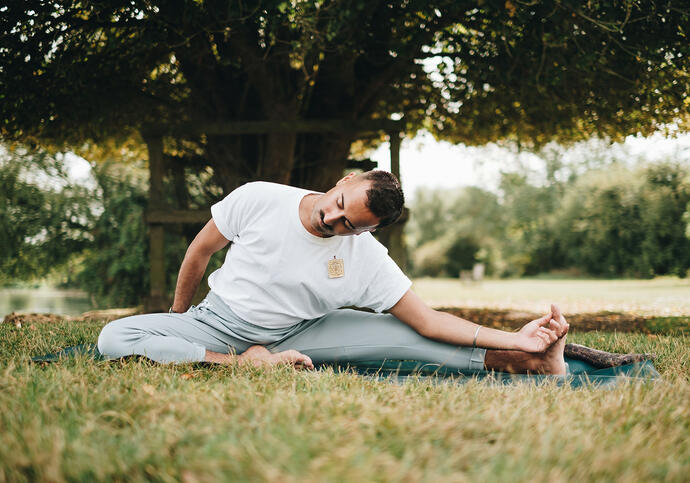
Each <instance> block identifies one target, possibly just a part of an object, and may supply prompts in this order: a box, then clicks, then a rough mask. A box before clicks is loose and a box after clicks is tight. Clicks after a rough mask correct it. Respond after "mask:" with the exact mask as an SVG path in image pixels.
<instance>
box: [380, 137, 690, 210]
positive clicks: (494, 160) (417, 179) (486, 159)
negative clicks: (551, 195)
mask: <svg viewBox="0 0 690 483" xmlns="http://www.w3.org/2000/svg"><path fill="white" fill-rule="evenodd" d="M596 150H599V151H600V152H599V153H598V154H599V155H600V156H603V157H609V158H613V157H615V158H619V159H621V158H622V159H627V160H629V161H630V162H631V163H633V162H635V161H637V160H646V161H649V162H654V161H659V160H663V159H669V158H672V159H676V160H679V161H681V160H682V161H684V162H686V163H690V133H685V134H678V135H677V136H675V137H673V138H667V137H665V136H663V135H662V134H656V135H654V136H651V137H647V138H645V137H641V136H629V137H628V138H626V140H625V142H623V143H616V144H613V145H611V146H608V147H606V148H604V146H603V145H602V144H601V143H597V142H596V141H590V142H583V143H577V144H576V145H574V146H573V147H572V148H570V149H567V150H565V151H564V152H563V156H564V158H565V159H566V160H568V159H577V158H578V157H579V158H581V157H582V156H585V155H590V156H591V153H592V152H593V151H596ZM370 157H371V159H372V160H374V161H377V162H378V164H379V168H380V169H385V170H390V147H389V144H388V143H384V144H382V145H381V146H380V147H379V148H378V149H377V150H376V151H375V152H374V153H373V154H372V155H371V156H370ZM517 161H519V162H520V163H523V164H525V165H527V166H530V167H533V168H534V169H538V168H540V167H541V166H542V164H543V163H542V162H541V161H540V160H539V158H538V157H537V156H535V155H534V154H532V153H529V152H524V153H521V154H520V155H519V156H518V155H517V154H516V153H515V152H514V151H511V150H510V149H509V148H505V147H501V146H498V145H496V144H488V145H486V146H480V147H468V146H465V145H462V144H461V145H453V144H451V143H448V142H445V141H440V142H439V141H436V140H435V139H434V138H433V136H432V135H431V134H429V133H427V132H420V133H419V134H418V135H417V136H416V137H415V138H414V139H405V140H403V142H402V147H401V150H400V178H401V182H402V186H403V191H404V192H405V195H406V198H408V199H412V198H413V197H414V193H415V191H416V189H417V188H419V187H422V186H425V187H432V188H455V187H459V186H479V187H482V188H484V189H487V190H491V191H495V190H496V189H497V187H498V182H499V177H500V174H501V171H502V170H506V169H510V167H511V165H512V166H514V165H515V163H516V162H517Z"/></svg>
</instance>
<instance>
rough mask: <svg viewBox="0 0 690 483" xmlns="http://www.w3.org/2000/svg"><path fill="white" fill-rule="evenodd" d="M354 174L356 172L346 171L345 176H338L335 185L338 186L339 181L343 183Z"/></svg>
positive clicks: (355, 174)
mask: <svg viewBox="0 0 690 483" xmlns="http://www.w3.org/2000/svg"><path fill="white" fill-rule="evenodd" d="M355 176H357V173H354V172H353V173H347V174H346V175H345V176H343V177H342V178H340V180H339V181H338V182H337V183H336V184H335V185H336V186H338V185H339V184H340V183H344V182H345V181H349V180H351V179H352V178H354V177H355Z"/></svg>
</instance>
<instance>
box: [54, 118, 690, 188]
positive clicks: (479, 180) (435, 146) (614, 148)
mask: <svg viewBox="0 0 690 483" xmlns="http://www.w3.org/2000/svg"><path fill="white" fill-rule="evenodd" d="M595 151H598V155H599V156H603V157H612V158H613V157H616V158H619V159H628V160H629V161H630V162H631V163H632V162H635V161H636V160H640V159H642V160H647V161H649V162H654V161H658V160H662V159H669V158H673V159H676V160H679V161H681V160H682V161H684V162H686V163H690V133H685V134H678V135H677V136H675V137H673V138H667V137H665V136H663V135H661V134H656V135H654V136H651V137H647V138H644V137H638V136H629V137H628V138H626V140H625V142H623V143H618V144H613V145H611V146H606V147H604V146H603V145H602V144H601V143H600V142H599V143H598V142H596V141H590V142H583V143H578V144H576V145H574V146H573V147H572V148H569V149H567V150H564V151H563V153H562V155H563V157H564V159H566V160H568V159H577V158H582V157H583V156H591V155H592V153H593V152H595ZM66 156H67V158H68V160H69V162H68V166H69V169H70V174H71V175H72V176H73V177H74V178H77V179H81V180H82V181H86V179H88V178H89V176H88V175H89V170H90V165H89V163H88V162H87V161H85V160H84V159H82V158H80V157H78V156H76V155H74V154H71V153H70V154H67V155H66ZM370 157H371V159H372V160H374V161H377V162H378V164H379V168H380V169H385V170H390V147H389V144H388V143H387V142H386V143H383V144H382V145H381V146H380V147H379V148H378V149H377V150H376V151H375V152H374V153H373V154H372V155H371V156H370ZM518 162H519V163H521V164H523V165H526V166H529V167H532V168H534V169H539V168H540V167H541V166H542V162H541V161H540V160H539V158H538V157H536V156H535V155H534V154H532V153H529V152H523V153H520V154H519V155H518V154H516V153H515V152H514V151H511V150H510V149H509V148H506V147H501V146H498V145H496V144H488V145H486V146H480V147H469V146H465V145H462V144H460V145H453V144H451V143H448V142H446V141H436V140H435V139H434V138H433V136H432V135H431V134H429V133H427V132H425V131H421V132H420V133H418V134H417V136H416V137H415V138H414V139H405V140H403V142H402V147H401V150H400V178H401V182H402V186H403V191H404V192H405V195H406V198H407V199H408V200H412V199H413V198H414V193H415V191H416V190H417V189H418V188H420V187H423V186H424V187H430V188H455V187H461V186H479V187H481V188H484V189H487V190H490V191H495V190H496V189H497V188H498V182H499V179H500V174H501V171H502V170H507V169H510V168H511V166H515V165H516V163H518Z"/></svg>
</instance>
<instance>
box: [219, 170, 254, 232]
mask: <svg viewBox="0 0 690 483" xmlns="http://www.w3.org/2000/svg"><path fill="white" fill-rule="evenodd" d="M251 191H252V186H251V184H245V185H242V186H240V187H239V188H236V189H235V190H233V191H232V192H231V193H230V194H229V195H227V196H226V197H225V198H223V199H222V200H220V201H219V202H218V203H216V204H214V205H213V206H211V216H212V217H213V221H214V223H215V224H216V227H217V228H218V231H219V232H220V233H221V235H223V236H224V237H225V238H227V239H228V240H230V241H232V240H233V239H234V238H235V237H236V236H237V235H239V234H240V232H241V231H242V228H243V227H244V226H245V224H246V222H247V218H248V217H249V216H250V210H251V199H252V197H251Z"/></svg>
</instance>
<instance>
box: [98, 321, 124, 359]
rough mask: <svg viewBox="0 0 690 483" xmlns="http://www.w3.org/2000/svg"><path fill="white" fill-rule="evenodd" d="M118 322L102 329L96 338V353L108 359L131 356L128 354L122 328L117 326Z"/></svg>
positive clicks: (119, 325)
mask: <svg viewBox="0 0 690 483" xmlns="http://www.w3.org/2000/svg"><path fill="white" fill-rule="evenodd" d="M117 322H119V320H115V321H113V322H110V323H109V324H108V325H106V326H105V327H103V329H102V330H101V333H100V335H99V336H98V352H100V353H101V354H102V355H103V356H105V357H108V358H118V357H124V356H128V355H131V352H128V351H127V349H128V347H127V346H128V344H127V342H126V339H127V337H126V335H125V330H124V327H123V326H122V325H121V324H117Z"/></svg>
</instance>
